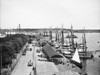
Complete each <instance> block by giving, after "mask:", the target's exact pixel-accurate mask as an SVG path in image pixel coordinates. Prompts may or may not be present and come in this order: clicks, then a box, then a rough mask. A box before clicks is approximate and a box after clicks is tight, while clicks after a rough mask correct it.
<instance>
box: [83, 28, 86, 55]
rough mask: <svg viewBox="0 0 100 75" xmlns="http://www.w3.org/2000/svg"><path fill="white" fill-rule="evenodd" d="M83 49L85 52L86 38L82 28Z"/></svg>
mask: <svg viewBox="0 0 100 75" xmlns="http://www.w3.org/2000/svg"><path fill="white" fill-rule="evenodd" d="M83 49H84V52H85V53H86V52H87V48H86V36H85V27H84V35H83Z"/></svg>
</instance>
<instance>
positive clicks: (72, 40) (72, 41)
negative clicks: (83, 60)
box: [71, 25, 75, 51]
mask: <svg viewBox="0 0 100 75" xmlns="http://www.w3.org/2000/svg"><path fill="white" fill-rule="evenodd" d="M71 43H72V49H73V51H75V47H74V39H73V27H72V25H71Z"/></svg>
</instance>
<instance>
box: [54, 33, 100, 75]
mask: <svg viewBox="0 0 100 75" xmlns="http://www.w3.org/2000/svg"><path fill="white" fill-rule="evenodd" d="M67 35H68V34H67V33H65V34H64V37H65V36H67ZM74 35H76V36H77V37H78V38H76V39H74V40H75V42H76V41H77V42H78V43H82V36H83V34H82V33H74ZM85 35H86V45H87V50H88V51H96V50H100V33H86V34H85ZM53 37H55V34H53ZM67 41H68V39H67ZM65 42H66V39H65ZM86 72H87V73H88V75H100V58H93V59H90V60H86Z"/></svg>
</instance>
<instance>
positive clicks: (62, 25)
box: [61, 25, 64, 47]
mask: <svg viewBox="0 0 100 75" xmlns="http://www.w3.org/2000/svg"><path fill="white" fill-rule="evenodd" d="M63 33H64V32H63V25H62V29H61V34H62V40H61V41H62V47H63V44H64V34H63Z"/></svg>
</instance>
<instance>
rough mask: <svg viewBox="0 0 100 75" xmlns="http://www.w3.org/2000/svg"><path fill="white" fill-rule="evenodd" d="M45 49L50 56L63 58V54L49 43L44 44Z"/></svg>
mask: <svg viewBox="0 0 100 75" xmlns="http://www.w3.org/2000/svg"><path fill="white" fill-rule="evenodd" d="M43 50H44V52H45V53H46V54H47V56H48V57H49V58H62V55H61V54H59V53H57V52H56V51H55V50H54V49H53V48H52V47H51V46H50V45H49V44H46V45H45V46H43Z"/></svg>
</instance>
